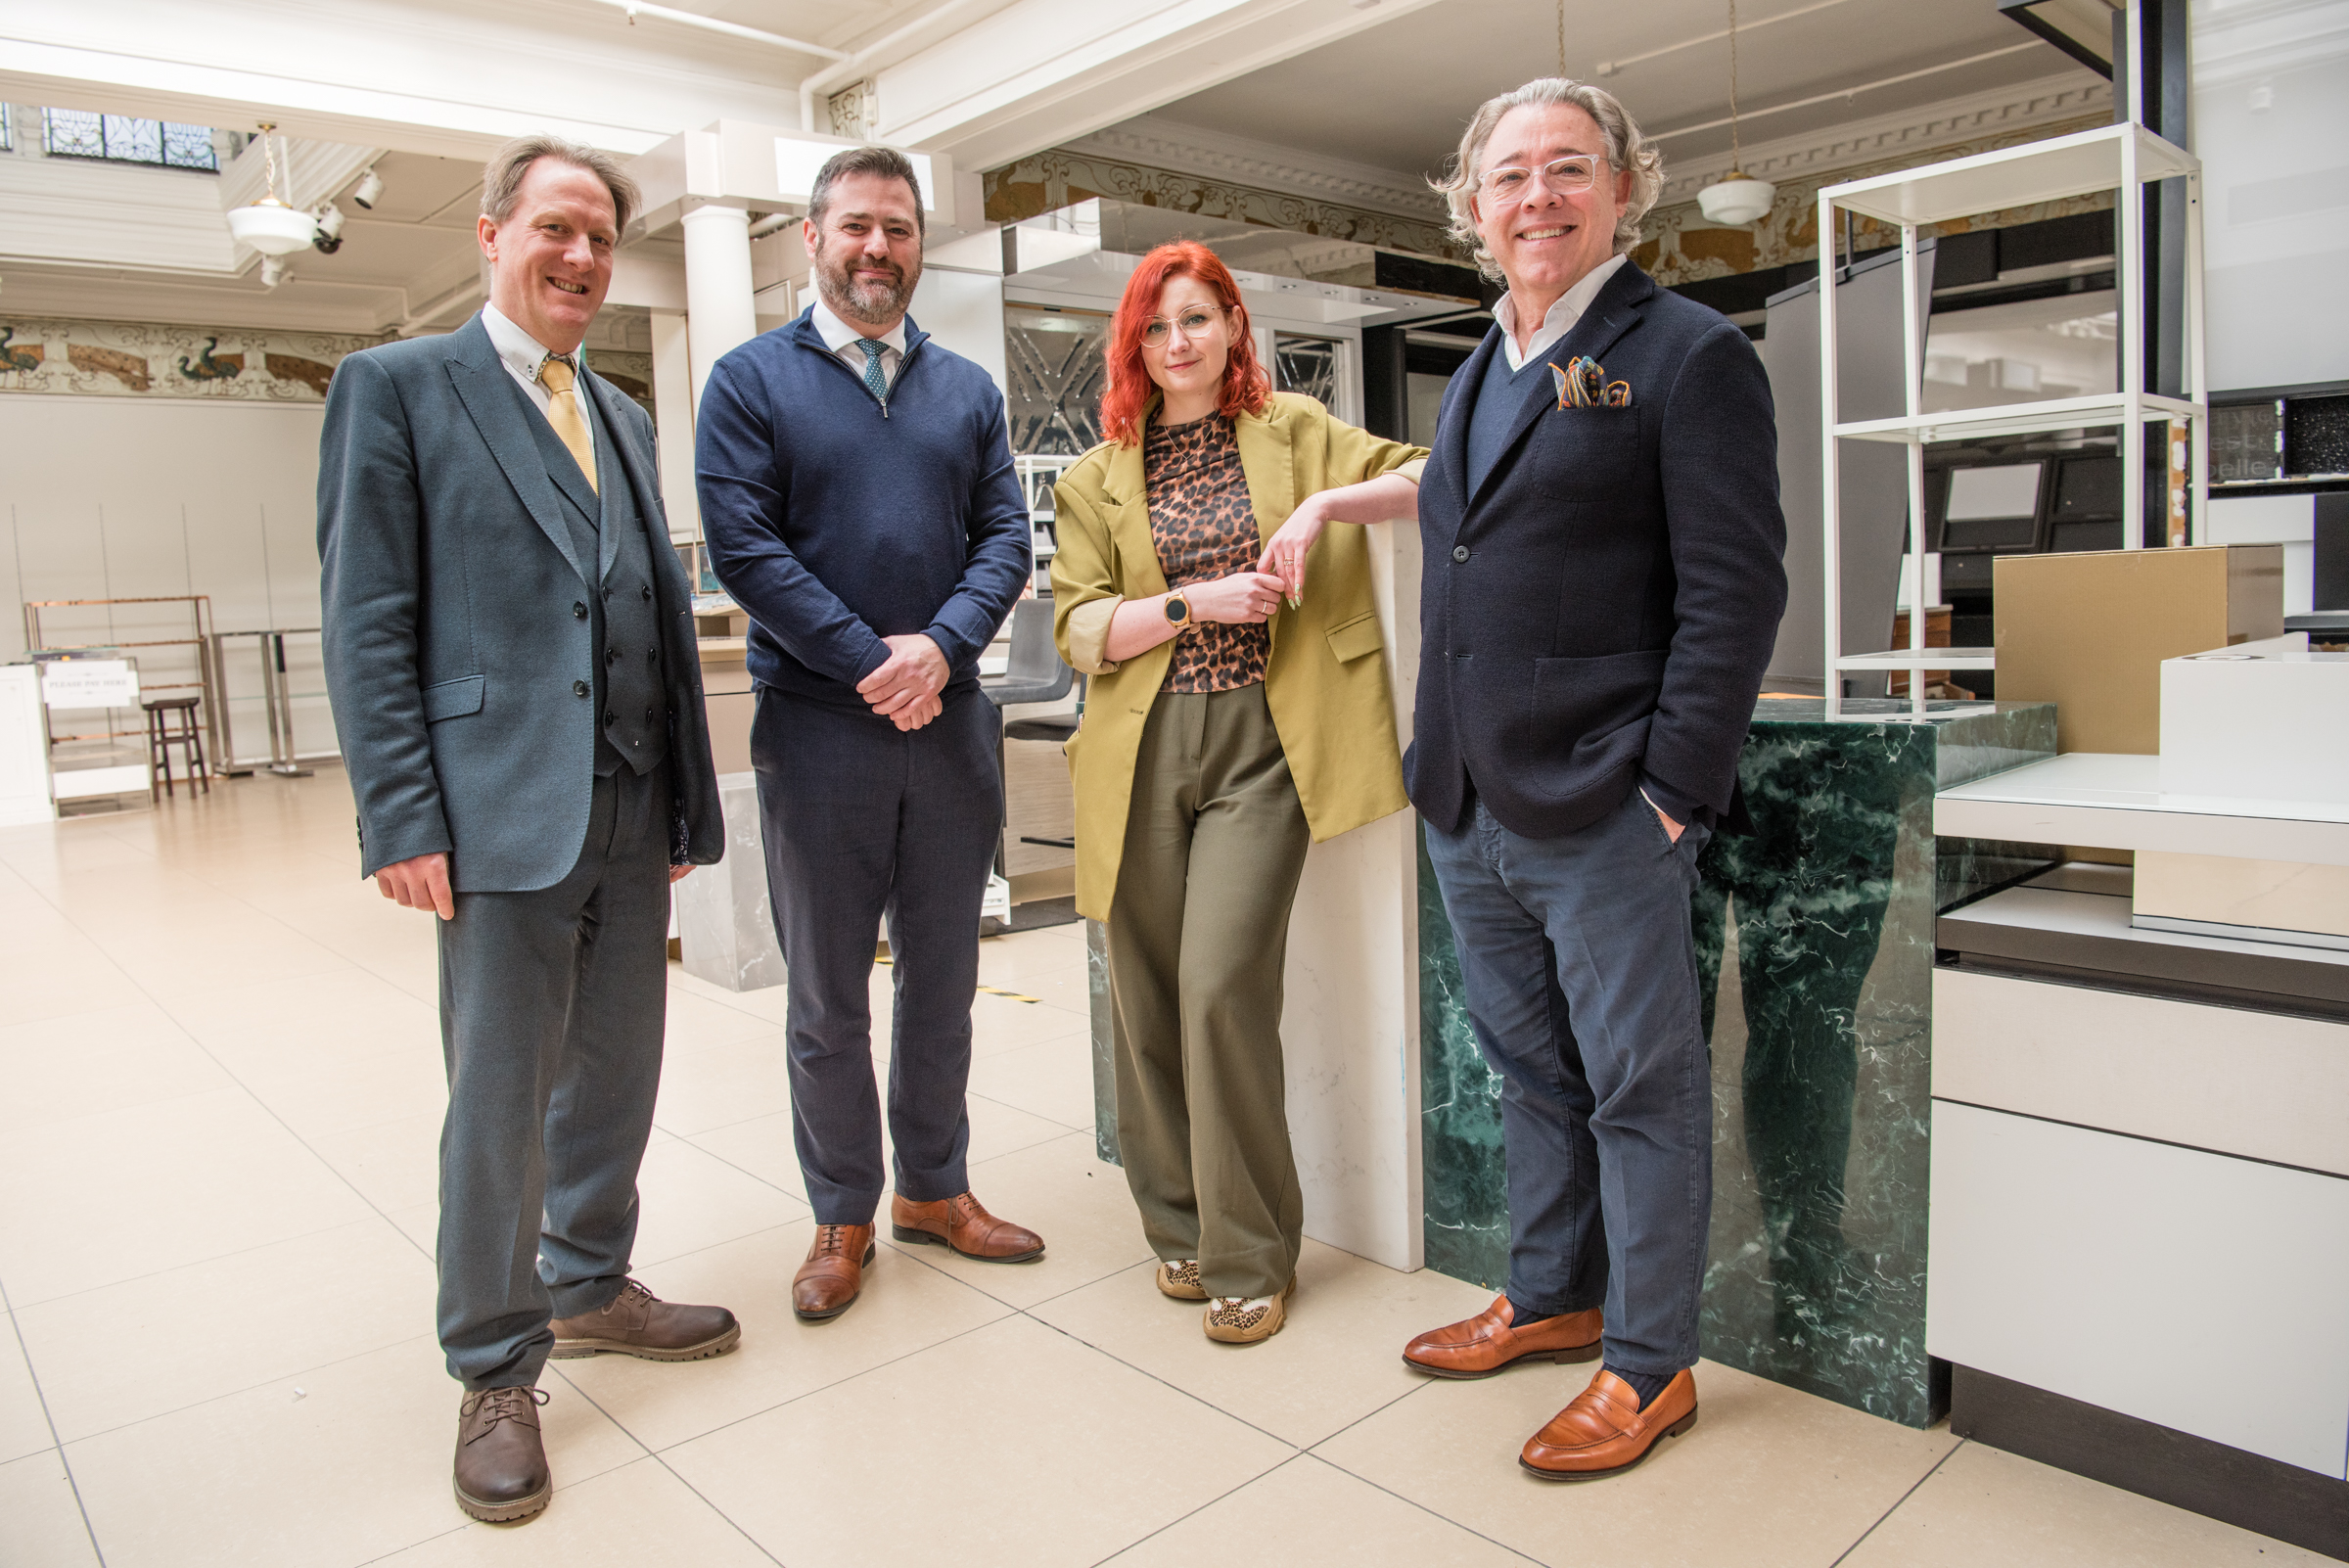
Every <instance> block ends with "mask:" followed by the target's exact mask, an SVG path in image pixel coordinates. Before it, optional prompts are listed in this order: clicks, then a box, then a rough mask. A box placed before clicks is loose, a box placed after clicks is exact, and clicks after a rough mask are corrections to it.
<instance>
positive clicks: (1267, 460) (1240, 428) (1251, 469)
mask: <svg viewBox="0 0 2349 1568" xmlns="http://www.w3.org/2000/svg"><path fill="white" fill-rule="evenodd" d="M1274 407H1275V405H1274V404H1271V403H1267V404H1266V405H1265V411H1264V412H1263V413H1261V414H1242V415H1241V416H1240V417H1239V418H1237V419H1235V420H1233V421H1232V438H1233V439H1234V440H1236V441H1237V442H1238V443H1239V448H1240V472H1241V473H1243V474H1245V475H1246V476H1247V477H1248V499H1249V502H1250V503H1251V504H1252V505H1253V506H1254V507H1255V508H1256V536H1257V537H1258V538H1260V539H1263V540H1266V541H1267V542H1269V541H1270V539H1271V537H1272V535H1273V534H1274V533H1276V532H1278V531H1279V530H1280V526H1281V524H1283V523H1285V522H1287V521H1288V517H1289V513H1290V512H1291V511H1292V510H1293V509H1294V508H1295V506H1296V498H1297V480H1296V472H1295V468H1294V462H1295V459H1294V458H1292V457H1291V455H1290V452H1289V433H1288V431H1287V430H1286V429H1285V428H1284V427H1283V426H1281V425H1279V424H1277V423H1275V422H1274V420H1273V417H1272V415H1273V410H1274Z"/></svg>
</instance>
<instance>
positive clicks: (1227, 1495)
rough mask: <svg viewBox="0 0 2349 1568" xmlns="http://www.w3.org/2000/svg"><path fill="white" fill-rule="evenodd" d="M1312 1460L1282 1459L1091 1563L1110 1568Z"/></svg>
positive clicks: (1301, 1455)
mask: <svg viewBox="0 0 2349 1568" xmlns="http://www.w3.org/2000/svg"><path fill="white" fill-rule="evenodd" d="M1312 1460H1313V1455H1312V1454H1311V1453H1307V1452H1306V1451H1305V1450H1303V1449H1299V1450H1298V1451H1297V1452H1296V1453H1292V1454H1290V1455H1289V1456H1288V1457H1287V1458H1285V1459H1283V1460H1281V1461H1280V1462H1279V1463H1278V1464H1275V1465H1273V1466H1271V1467H1270V1468H1269V1469H1266V1470H1260V1471H1258V1472H1257V1473H1256V1474H1255V1475H1252V1476H1250V1477H1249V1478H1248V1479H1247V1480H1245V1481H1242V1482H1240V1483H1239V1484H1238V1485H1236V1486H1231V1487H1226V1488H1224V1489H1223V1490H1222V1491H1221V1492H1219V1493H1217V1494H1216V1495H1215V1496H1214V1497H1212V1498H1209V1499H1207V1500H1206V1501H1204V1502H1202V1503H1200V1504H1199V1505H1198V1506H1197V1507H1195V1508H1191V1509H1189V1510H1187V1511H1185V1512H1183V1513H1180V1514H1177V1515H1176V1516H1175V1517H1174V1518H1172V1519H1169V1520H1168V1521H1167V1522H1166V1523H1165V1524H1162V1525H1160V1526H1159V1527H1158V1528H1156V1529H1155V1530H1152V1531H1149V1532H1148V1533H1147V1534H1144V1535H1140V1536H1136V1537H1135V1538H1134V1539H1133V1540H1131V1541H1128V1542H1127V1543H1126V1545H1123V1546H1120V1547H1119V1548H1118V1549H1117V1550H1115V1551H1113V1552H1111V1553H1110V1554H1109V1555H1108V1556H1106V1557H1099V1558H1095V1559H1094V1561H1093V1563H1092V1568H1109V1565H1110V1564H1112V1563H1114V1562H1116V1561H1117V1560H1118V1559H1119V1558H1120V1557H1123V1556H1125V1555H1126V1554H1127V1553H1128V1552H1130V1551H1134V1550H1137V1549H1139V1548H1140V1547H1142V1546H1146V1545H1149V1544H1150V1543H1151V1542H1153V1541H1156V1540H1157V1539H1158V1538H1159V1537H1160V1536H1163V1535H1165V1534H1166V1533H1167V1532H1168V1531H1170V1530H1174V1529H1177V1528H1179V1527H1180V1526H1181V1525H1182V1524H1183V1523H1184V1522H1185V1521H1187V1520H1191V1519H1196V1518H1197V1517H1199V1515H1201V1514H1203V1513H1205V1512H1207V1510H1208V1509H1210V1508H1213V1507H1215V1506H1217V1505H1218V1504H1220V1503H1222V1502H1226V1501H1228V1500H1230V1499H1233V1498H1236V1497H1238V1496H1239V1495H1240V1494H1241V1493H1243V1492H1245V1491H1247V1490H1248V1489H1249V1488H1250V1487H1252V1486H1255V1485H1256V1484H1257V1483H1258V1482H1260V1481H1266V1480H1269V1479H1270V1478H1271V1477H1273V1476H1275V1475H1278V1474H1279V1473H1280V1472H1281V1471H1283V1470H1285V1469H1287V1468H1288V1467H1289V1466H1290V1465H1292V1464H1297V1463H1300V1462H1307V1463H1310V1462H1312ZM1324 1462H1326V1461H1324Z"/></svg>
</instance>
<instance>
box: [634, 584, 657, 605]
mask: <svg viewBox="0 0 2349 1568" xmlns="http://www.w3.org/2000/svg"><path fill="white" fill-rule="evenodd" d="M636 591H637V592H639V593H641V594H643V595H644V597H645V600H646V602H647V603H650V602H651V600H652V597H653V585H652V584H651V583H649V582H647V583H645V584H643V585H642V586H641V587H639V588H638V589H637V590H636Z"/></svg>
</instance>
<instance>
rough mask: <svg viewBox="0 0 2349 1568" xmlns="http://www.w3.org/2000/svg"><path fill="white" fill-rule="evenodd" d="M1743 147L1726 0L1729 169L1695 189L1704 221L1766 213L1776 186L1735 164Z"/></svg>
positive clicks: (1733, 8)
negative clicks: (1740, 135) (1716, 178)
mask: <svg viewBox="0 0 2349 1568" xmlns="http://www.w3.org/2000/svg"><path fill="white" fill-rule="evenodd" d="M1743 151H1744V150H1743V148H1742V147H1741V146H1740V145H1739V142H1738V138H1737V0H1729V171H1728V172H1727V174H1724V175H1723V176H1722V177H1721V178H1720V179H1718V180H1715V181H1714V182H1713V183H1712V184H1710V185H1708V186H1706V187H1705V188H1704V189H1703V190H1701V191H1699V192H1697V193H1696V206H1697V210H1699V211H1701V212H1702V213H1704V214H1705V219H1706V221H1708V222H1711V223H1720V224H1725V225H1727V226H1728V227H1730V228H1741V227H1743V226H1744V225H1746V224H1748V223H1751V222H1753V221H1754V220H1755V219H1756V218H1759V217H1761V216H1763V215H1764V214H1766V213H1768V212H1769V211H1770V204H1771V203H1772V202H1773V201H1775V200H1776V199H1777V194H1778V188H1777V187H1776V186H1774V185H1773V184H1771V183H1770V181H1768V180H1758V179H1756V178H1754V177H1753V176H1752V175H1751V174H1748V173H1747V172H1746V171H1745V170H1744V169H1743V168H1741V167H1739V166H1738V165H1739V163H1740V162H1741V161H1742V158H1743Z"/></svg>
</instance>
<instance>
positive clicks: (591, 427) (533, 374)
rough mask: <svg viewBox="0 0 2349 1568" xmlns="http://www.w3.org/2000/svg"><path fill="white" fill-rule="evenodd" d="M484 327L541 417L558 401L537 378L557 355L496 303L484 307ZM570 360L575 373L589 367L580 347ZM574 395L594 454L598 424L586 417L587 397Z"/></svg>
mask: <svg viewBox="0 0 2349 1568" xmlns="http://www.w3.org/2000/svg"><path fill="white" fill-rule="evenodd" d="M482 327H483V330H484V331H485V332H487V333H488V334H489V342H490V345H491V346H493V347H495V348H496V349H497V358H498V363H500V364H502V365H504V366H505V367H506V373H507V374H508V375H510V376H512V377H513V378H514V379H515V380H516V381H518V382H520V383H521V384H522V390H523V391H524V392H527V393H528V394H529V395H530V406H531V407H533V408H535V409H537V410H538V412H539V413H540V414H541V415H543V414H545V412H546V409H547V405H548V404H549V403H551V402H553V401H554V400H555V394H554V393H553V392H551V391H549V390H548V389H547V386H546V384H545V383H544V382H542V381H540V380H539V379H538V372H539V371H540V370H541V369H542V368H544V366H545V364H546V362H547V360H548V359H550V358H553V357H557V356H556V355H554V354H553V353H552V351H551V350H549V349H548V348H547V346H545V345H544V344H542V343H540V342H539V341H538V340H537V339H535V338H533V337H531V336H530V334H529V333H527V332H525V331H523V330H522V329H521V328H520V327H517V326H516V325H514V323H513V322H511V321H509V320H507V319H506V315H505V312H504V311H502V310H500V309H498V308H497V306H495V305H493V304H485V305H484V306H482ZM571 359H572V368H573V370H575V371H576V370H578V369H579V368H581V367H582V366H584V365H585V364H586V362H587V351H586V350H585V349H584V348H581V349H579V350H577V351H576V352H575V353H573V354H572V356H571ZM573 385H574V387H575V388H576V386H577V383H576V381H575V382H574V383H573ZM573 396H574V397H575V398H576V400H577V402H578V404H579V423H580V424H581V425H583V426H585V427H586V430H587V450H588V451H589V452H593V451H594V450H595V421H594V420H592V419H590V418H588V417H587V394H586V392H574V393H573ZM550 428H551V422H550Z"/></svg>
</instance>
